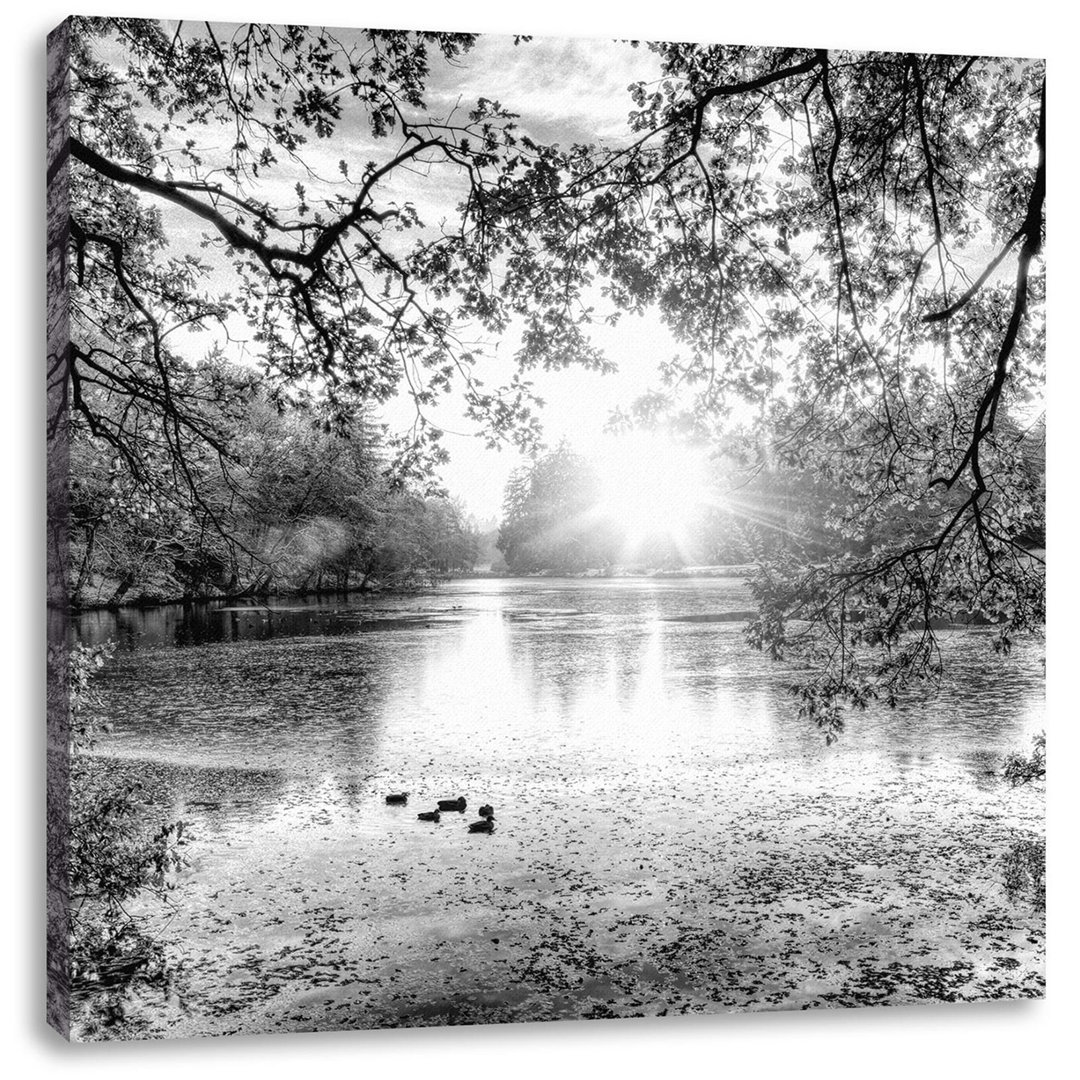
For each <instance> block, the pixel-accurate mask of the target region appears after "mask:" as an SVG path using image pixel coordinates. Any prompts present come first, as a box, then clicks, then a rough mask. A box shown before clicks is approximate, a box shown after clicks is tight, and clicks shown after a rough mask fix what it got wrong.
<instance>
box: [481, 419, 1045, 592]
mask: <svg viewBox="0 0 1080 1080" xmlns="http://www.w3.org/2000/svg"><path fill="white" fill-rule="evenodd" d="M765 445H766V444H765V443H764V442H763V441H762V440H761V439H760V438H758V434H757V433H756V432H755V431H754V430H752V429H738V430H733V431H732V432H731V433H730V434H729V436H728V437H727V438H726V439H725V440H724V441H723V443H722V444H719V445H718V446H717V447H716V448H715V451H714V453H713V455H712V457H711V458H710V468H709V472H708V476H707V486H706V487H705V488H703V490H702V491H701V501H700V504H699V505H698V506H696V507H694V508H690V511H689V512H688V514H687V515H686V521H685V522H684V523H681V524H680V527H678V528H673V527H672V523H670V522H667V521H664V520H660V519H657V520H656V521H655V522H654V523H653V527H651V528H645V529H643V528H642V527H641V525H642V523H640V522H633V523H631V522H626V521H621V520H619V519H618V518H617V517H614V516H612V515H611V514H610V512H605V510H604V509H603V495H602V491H601V484H600V479H599V477H598V475H597V472H596V469H595V468H594V466H593V465H592V464H591V463H590V462H589V460H588V459H587V458H585V457H583V456H582V455H580V454H578V453H576V452H575V451H574V450H573V448H572V447H571V446H569V445H568V444H567V443H565V442H563V443H561V444H560V445H559V446H558V447H556V448H555V449H554V450H552V451H551V452H549V453H547V454H545V455H542V456H540V457H538V458H537V459H536V460H535V461H534V462H533V463H532V464H531V465H529V466H527V467H525V468H522V469H519V470H517V471H516V472H514V473H513V474H512V475H511V477H510V480H509V482H508V483H507V486H506V491H505V496H504V501H503V517H502V521H501V523H500V526H499V532H498V540H497V546H498V549H499V551H501V552H502V554H503V557H504V559H505V561H506V565H507V568H508V569H509V570H510V571H511V572H512V573H522V574H528V573H538V572H543V571H549V572H556V573H558V572H563V573H579V572H581V571H584V570H588V569H598V570H605V569H610V568H612V567H615V566H619V567H623V568H630V569H656V570H662V569H678V568H684V567H687V566H717V565H742V564H749V563H753V564H758V565H760V566H762V567H763V570H762V572H760V573H759V575H758V576H759V582H758V586H757V587H758V588H760V589H761V590H762V592H763V593H764V592H767V590H768V580H769V575H770V573H773V572H775V569H776V568H777V567H782V566H785V565H789V564H792V563H797V564H801V565H807V564H809V565H813V564H815V563H819V562H822V561H824V560H826V559H829V558H835V557H843V556H845V555H846V557H848V558H867V557H872V555H873V553H874V551H875V550H881V549H883V548H886V547H888V546H889V545H893V544H896V543H898V542H902V540H903V538H904V537H905V536H911V535H913V534H916V533H917V532H918V530H919V529H920V528H923V527H925V521H923V520H922V519H923V518H924V517H925V509H924V508H923V507H922V505H921V504H919V503H914V502H913V503H912V504H911V505H909V506H896V505H893V506H891V507H890V509H889V512H888V514H876V515H868V514H867V509H868V508H867V507H866V506H865V505H864V504H862V503H861V501H860V500H861V497H862V496H863V495H864V494H865V491H864V483H863V480H862V478H861V476H860V475H859V474H858V473H857V472H856V471H855V470H851V471H849V472H846V473H845V472H841V471H835V472H827V471H824V470H821V469H811V468H807V467H802V468H800V467H797V466H796V465H795V464H794V463H784V462H779V461H775V460H773V461H770V460H769V459H768V455H767V453H766V452H765V449H764V447H765ZM1020 446H1021V448H1022V450H1021V452H1020V453H1019V454H1018V455H1017V458H1016V460H1015V462H1014V463H1013V466H1012V475H1013V483H1014V485H1015V489H1016V492H1017V496H1016V505H1017V508H1018V510H1020V511H1021V512H1018V513H1017V514H1016V515H1015V516H1014V517H1013V518H1012V519H1011V530H1012V531H1011V537H1010V539H1011V541H1012V542H1013V543H1014V544H1016V545H1017V547H1018V548H1021V549H1026V550H1031V549H1039V548H1041V547H1043V545H1044V544H1045V531H1044V525H1043V518H1042V514H1041V505H1042V503H1043V500H1044V493H1043V489H1044V484H1045V433H1044V431H1043V425H1042V422H1041V421H1040V422H1039V423H1037V424H1035V425H1033V426H1032V427H1031V428H1030V429H1029V430H1028V432H1027V435H1026V438H1024V439H1023V440H1020ZM1025 506H1026V507H1027V510H1026V511H1023V509H1022V508H1023V507H1025ZM853 507H854V508H855V510H854V512H853V509H852V508H853ZM870 509H872V507H871V508H870ZM868 516H870V517H871V518H872V520H871V521H870V522H869V527H868V522H867V517H868ZM952 600H953V603H954V605H955V608H956V610H965V611H967V610H972V609H973V608H975V607H977V606H978V604H979V603H980V598H979V597H977V596H972V595H968V594H967V593H964V592H962V591H960V590H957V591H956V592H955V594H954V595H953V597H952Z"/></svg>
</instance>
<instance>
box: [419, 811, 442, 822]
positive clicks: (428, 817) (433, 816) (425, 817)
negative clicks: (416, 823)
mask: <svg viewBox="0 0 1080 1080" xmlns="http://www.w3.org/2000/svg"><path fill="white" fill-rule="evenodd" d="M416 816H417V817H418V818H419V819H420V820H421V821H438V820H439V811H438V810H428V811H426V812H425V813H422V814H417V815H416Z"/></svg>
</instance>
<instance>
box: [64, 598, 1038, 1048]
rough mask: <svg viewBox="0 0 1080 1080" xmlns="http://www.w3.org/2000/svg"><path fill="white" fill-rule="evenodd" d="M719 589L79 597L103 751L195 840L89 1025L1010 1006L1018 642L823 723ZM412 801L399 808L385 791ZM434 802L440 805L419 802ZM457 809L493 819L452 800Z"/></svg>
mask: <svg viewBox="0 0 1080 1080" xmlns="http://www.w3.org/2000/svg"><path fill="white" fill-rule="evenodd" d="M749 606H750V604H749V597H748V595H747V593H746V590H745V587H744V586H743V585H742V584H741V583H739V582H734V581H724V580H708V581H665V582H655V581H648V580H613V581H577V580H575V581H556V580H490V581H489V580H483V581H466V582H459V583H455V584H451V585H448V586H445V587H443V588H441V589H440V590H439V591H438V592H436V593H434V594H430V595H427V596H424V597H420V598H417V597H412V598H401V599H396V600H387V599H385V598H379V599H375V600H371V601H359V600H357V601H355V602H349V603H347V604H346V603H338V604H333V603H326V602H319V603H309V604H308V603H290V604H288V605H282V606H273V607H271V608H269V609H267V608H264V607H242V608H238V607H221V606H218V607H215V608H196V609H188V610H186V611H185V610H184V609H181V608H161V609H156V610H154V611H150V612H123V613H119V614H114V613H90V614H87V615H85V616H83V617H82V618H81V619H80V621H79V626H78V631H79V634H80V636H81V638H82V639H83V640H84V641H88V642H89V641H101V640H104V639H107V638H111V639H113V640H116V641H117V642H118V643H119V645H120V649H119V651H118V654H117V657H116V659H115V661H114V662H113V663H112V664H110V666H109V667H108V668H107V669H106V671H105V673H104V674H103V675H102V677H101V680H100V689H101V690H102V692H103V696H104V711H105V712H106V713H107V714H108V716H109V718H110V719H112V720H113V721H114V723H115V731H114V734H113V735H111V736H110V737H109V739H108V741H107V744H106V745H105V746H104V747H103V750H104V751H105V752H106V753H107V754H108V755H110V757H112V758H114V759H117V760H116V763H115V764H114V766H113V767H115V768H117V769H118V770H119V771H122V772H123V773H125V774H126V775H132V776H136V777H138V778H139V779H141V780H142V781H143V782H144V784H146V785H147V786H148V787H149V789H150V790H151V791H152V792H153V793H154V797H155V799H156V801H157V803H158V804H159V806H160V812H161V813H162V814H163V815H167V816H171V817H174V818H175V817H177V816H179V817H181V818H183V820H184V821H185V822H188V823H189V824H190V828H191V831H192V832H193V833H194V835H195V837H196V841H195V843H194V844H193V845H192V846H191V848H190V849H189V850H190V852H191V866H190V867H189V869H188V870H187V871H186V872H185V873H184V875H183V877H182V879H181V882H180V887H179V889H178V890H177V895H176V899H177V903H178V905H179V907H178V910H177V911H176V912H175V913H174V914H173V915H172V916H171V918H170V919H169V920H168V921H167V923H166V924H164V925H163V929H162V933H163V934H164V935H165V937H166V940H167V942H168V949H169V955H170V957H171V959H172V961H173V966H174V970H175V971H176V973H177V975H176V978H175V979H174V980H173V983H172V985H171V987H170V989H169V990H168V991H167V992H156V991H155V992H151V991H148V990H140V991H136V992H133V993H132V994H130V995H129V997H128V1000H127V1001H126V1002H125V1003H124V1013H123V1019H122V1020H121V1021H120V1022H119V1023H118V1024H117V1025H116V1026H114V1027H113V1028H109V1029H98V1028H96V1027H95V1022H94V1021H93V1019H92V1016H93V1009H94V995H92V994H91V995H89V996H88V997H87V998H86V1000H85V1008H86V1013H85V1017H84V1021H83V1029H82V1033H83V1034H84V1035H86V1036H92V1035H94V1034H101V1035H105V1036H117V1035H128V1036H130V1035H142V1036H169V1035H175V1036H179V1035H192V1034H224V1033H228V1032H236V1031H247V1032H254V1031H281V1030H307V1029H316V1028H334V1027H371V1026H381V1025H394V1024H445V1023H471V1022H486V1021H507V1020H548V1019H559V1018H581V1017H591V1016H634V1015H656V1014H662V1013H665V1012H717V1011H725V1010H731V1009H745V1008H753V1009H762V1008H800V1007H815V1006H827V1005H867V1004H876V1003H883V1004H900V1003H907V1002H917V1001H922V1000H977V999H980V998H986V997H1017V996H1033V995H1038V994H1041V992H1042V985H1043V952H1042V943H1043V937H1042V919H1041V916H1037V915H1036V914H1034V913H1033V912H1031V911H1030V910H1029V909H1025V908H1023V907H1017V906H1014V905H1012V904H1010V903H1009V902H1008V901H1007V899H1006V898H1005V895H1004V891H1003V889H1002V887H1001V883H1000V878H1001V875H1000V867H999V865H998V861H999V859H1000V855H1001V852H1002V850H1003V849H1004V847H1005V846H1007V844H1008V843H1009V842H1011V840H1012V839H1013V838H1015V837H1017V836H1019V835H1032V834H1036V833H1041V830H1042V805H1041V795H1040V793H1039V792H1037V791H1035V790H1031V789H1024V790H1020V791H1015V790H1012V789H1010V788H1008V787H1006V786H1005V785H1003V784H1002V783H1001V782H1000V780H999V779H997V778H996V776H995V770H999V769H1000V764H1001V758H1002V756H1003V755H1004V754H1005V753H1007V752H1009V751H1012V750H1027V749H1028V747H1029V745H1030V737H1031V735H1032V734H1034V733H1035V732H1037V731H1038V730H1041V729H1042V728H1043V726H1044V719H1043V669H1042V658H1041V657H1042V654H1041V650H1040V648H1039V647H1038V646H1037V645H1036V644H1034V643H1030V644H1024V643H1021V645H1020V646H1018V647H1017V648H1016V649H1014V651H1013V654H1012V655H1011V656H1010V657H1008V658H1005V659H1003V658H1001V657H999V656H996V655H995V654H994V653H993V650H992V648H991V647H990V637H989V634H988V633H987V632H985V631H981V630H977V629H972V630H963V631H948V632H944V633H943V634H942V643H943V652H944V654H945V662H946V665H947V669H948V671H949V678H948V680H947V681H946V683H945V684H944V685H943V686H942V687H941V689H940V690H939V691H937V692H931V691H930V690H928V691H927V693H926V695H925V696H924V697H923V698H922V699H921V700H917V701H912V702H910V703H908V704H906V705H904V706H903V707H901V708H898V709H896V710H892V711H890V710H871V711H869V712H867V713H865V714H862V715H859V716H856V717H854V718H853V719H852V722H851V724H850V725H849V730H848V731H847V733H846V734H845V735H844V737H843V738H842V740H841V741H840V742H839V743H838V744H836V745H834V746H831V747H826V746H825V744H824V740H823V739H822V737H821V735H820V734H819V733H817V732H816V731H814V730H812V729H809V728H808V727H807V726H806V724H805V723H804V722H803V721H800V720H799V719H798V718H797V717H796V715H795V710H794V707H793V703H792V700H791V698H790V694H789V691H788V685H789V683H790V682H791V681H792V678H793V672H792V671H791V670H790V669H788V668H785V667H784V666H782V665H777V664H773V663H771V662H770V661H769V660H767V659H766V658H764V657H763V656H761V655H759V654H756V653H754V652H752V651H750V650H749V649H747V648H746V646H745V644H744V641H743V637H742V632H741V628H742V621H741V620H740V619H739V618H738V617H737V613H738V612H740V611H744V610H746V609H747V608H748V607H749ZM401 790H406V791H409V792H410V797H409V803H408V805H407V806H405V807H400V806H387V805H386V804H385V801H384V797H385V795H386V794H387V793H388V792H391V791H401ZM457 795H464V796H465V798H466V799H467V801H468V804H469V806H468V810H467V811H466V813H465V814H464V815H459V814H456V813H450V814H444V815H443V817H442V820H441V822H440V823H439V824H428V823H423V822H419V821H417V819H416V814H417V812H418V811H420V810H427V809H430V808H432V807H433V806H434V804H435V800H437V799H440V798H449V797H453V796H457ZM485 802H490V803H493V804H494V806H495V810H496V831H495V832H494V833H493V834H492V835H474V834H470V833H468V831H467V823H468V822H470V821H473V820H475V814H474V813H473V811H474V810H475V809H476V808H477V807H478V806H479V805H480V804H481V803H485Z"/></svg>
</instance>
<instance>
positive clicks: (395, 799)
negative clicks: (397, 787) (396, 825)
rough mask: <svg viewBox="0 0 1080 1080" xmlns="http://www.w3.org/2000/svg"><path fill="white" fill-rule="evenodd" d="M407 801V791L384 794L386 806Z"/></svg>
mask: <svg viewBox="0 0 1080 1080" xmlns="http://www.w3.org/2000/svg"><path fill="white" fill-rule="evenodd" d="M408 801H409V793H408V792H407V791H402V792H401V793H400V794H397V795H387V796H386V805H387V806H403V805H404V804H405V803H407V802H408Z"/></svg>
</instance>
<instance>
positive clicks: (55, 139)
mask: <svg viewBox="0 0 1080 1080" xmlns="http://www.w3.org/2000/svg"><path fill="white" fill-rule="evenodd" d="M70 41H71V17H70V16H69V17H68V18H66V19H65V20H64V21H63V22H62V23H60V24H59V25H58V26H57V27H55V28H54V29H53V30H52V31H50V33H49V34H48V36H47V39H46V56H47V60H46V71H47V76H46V78H47V82H46V103H45V104H46V110H45V111H46V170H47V171H46V184H47V194H46V202H45V212H46V264H45V275H46V317H47V329H46V365H45V372H46V376H45V384H46V385H45V389H46V403H47V407H46V432H45V437H46V491H47V495H46V548H47V550H46V557H45V574H46V602H47V605H48V613H47V618H46V642H47V653H46V655H47V661H46V693H45V714H46V787H45V800H46V930H45V938H46V942H45V944H46V987H45V996H46V1006H45V1014H46V1020H47V1022H48V1024H49V1026H50V1027H52V1028H55V1029H56V1031H58V1032H59V1033H60V1034H61V1035H62V1036H64V1038H66V1039H70V1037H71V964H70V950H69V943H68V925H69V918H68V915H69V906H70V903H71V889H70V876H69V870H70V861H69V842H70V776H71V761H70V750H69V714H68V649H69V635H68V624H69V617H68V609H67V581H68V565H69V559H70V553H69V547H68V510H69V491H68V479H69V460H70V453H69V451H70V448H69V445H68V421H69V415H68V389H67V367H68V363H67V360H68V356H67V354H68V350H69V349H70V347H71V323H70V298H69V291H68V261H67V246H68V233H69V230H70V190H69V183H68V175H69V165H68V150H69V136H70V128H69V125H70V114H71V101H70V93H69V91H70V71H71V66H70V63H69V50H70Z"/></svg>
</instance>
